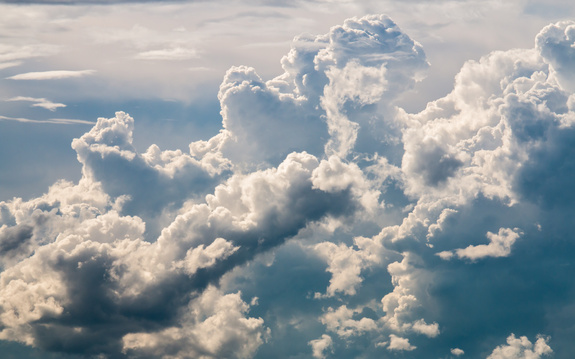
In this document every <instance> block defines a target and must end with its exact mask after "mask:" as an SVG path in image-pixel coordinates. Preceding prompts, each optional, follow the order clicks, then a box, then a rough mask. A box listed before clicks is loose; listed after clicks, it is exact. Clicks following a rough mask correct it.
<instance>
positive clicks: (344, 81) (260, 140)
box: [219, 15, 428, 163]
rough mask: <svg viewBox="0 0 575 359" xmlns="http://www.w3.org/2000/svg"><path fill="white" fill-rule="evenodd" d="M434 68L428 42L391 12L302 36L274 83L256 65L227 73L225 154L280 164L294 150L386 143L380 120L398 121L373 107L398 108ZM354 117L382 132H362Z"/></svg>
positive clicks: (340, 151)
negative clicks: (424, 72) (402, 25)
mask: <svg viewBox="0 0 575 359" xmlns="http://www.w3.org/2000/svg"><path fill="white" fill-rule="evenodd" d="M427 66H428V64H427V61H426V59H425V54H424V53H423V50H422V48H421V46H420V45H419V44H418V43H416V42H415V41H413V40H412V39H411V38H409V37H408V36H407V35H406V34H405V33H403V32H402V31H401V30H400V29H399V28H398V27H397V25H396V24H395V23H393V21H392V20H391V19H389V18H388V17H387V16H383V15H370V16H365V17H363V18H353V19H348V20H346V21H345V22H344V24H343V25H342V26H335V27H333V28H332V29H331V30H330V32H329V33H328V34H326V35H320V36H316V37H311V36H300V37H297V38H296V39H295V40H294V42H293V44H292V49H291V51H290V53H289V54H288V55H287V56H285V57H284V58H283V59H282V67H283V69H284V71H285V72H284V74H282V75H280V76H278V77H276V78H274V79H272V80H270V81H268V82H264V81H263V80H262V79H261V78H260V77H259V76H258V74H257V73H256V72H255V70H254V69H252V68H248V67H237V68H232V69H230V71H228V73H227V74H226V77H225V78H224V81H223V82H222V85H221V86H220V92H219V99H220V103H221V104H222V116H223V125H224V128H225V130H226V131H225V132H224V133H225V135H222V136H220V140H221V141H223V142H224V144H223V151H224V153H225V154H226V156H227V157H229V158H230V159H232V160H234V161H235V160H240V161H245V162H247V163H250V162H256V163H257V162H261V161H268V162H270V161H271V162H272V163H277V161H278V159H281V158H283V157H284V156H285V155H286V154H287V153H289V152H291V151H293V150H299V151H302V150H305V151H307V152H310V153H312V154H320V153H322V152H323V148H324V146H325V147H326V151H327V154H328V155H331V154H335V155H338V156H339V157H345V156H346V155H347V154H348V153H349V152H350V151H351V150H352V149H353V148H354V147H355V145H356V141H357V139H358V136H359V138H362V139H363V136H366V139H365V141H362V142H365V143H373V142H375V143H379V142H380V141H379V140H380V139H379V138H377V137H378V136H383V134H382V131H385V130H383V129H382V128H380V126H379V125H381V126H383V127H384V128H387V127H389V126H391V125H389V124H388V125H386V124H384V123H383V122H384V121H383V120H382V119H381V118H380V117H379V118H378V114H377V113H374V108H373V106H372V105H375V104H377V103H379V102H382V101H383V102H384V103H385V106H388V107H391V106H389V105H390V102H391V101H392V100H393V99H395V98H396V97H397V96H398V95H399V94H401V93H403V92H404V91H406V90H407V89H409V88H410V87H411V86H413V84H414V83H415V80H416V79H418V78H419V76H420V72H421V71H422V70H424V69H425V68H426V67H427ZM350 114H353V115H354V120H355V121H359V122H361V124H367V125H368V126H371V128H370V129H371V130H374V131H375V135H377V136H374V133H370V132H369V130H368V131H367V132H365V133H364V132H361V133H360V132H359V131H360V123H358V122H354V121H351V120H349V118H348V115H350ZM389 122H390V123H392V121H391V120H390V121H389ZM370 123H371V125H370ZM375 123H377V124H378V125H375ZM256 134H257V135H256ZM288 134H297V135H293V136H292V135H288ZM374 137H376V138H375V139H374ZM362 146H363V145H362ZM380 146H381V145H380ZM272 149H273V150H272Z"/></svg>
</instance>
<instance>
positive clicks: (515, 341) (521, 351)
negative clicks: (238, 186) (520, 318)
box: [487, 334, 553, 359]
mask: <svg viewBox="0 0 575 359" xmlns="http://www.w3.org/2000/svg"><path fill="white" fill-rule="evenodd" d="M547 341H548V339H547V338H544V337H541V336H538V337H537V341H536V342H535V344H533V343H531V342H530V341H529V339H527V337H520V338H517V337H515V335H514V334H511V335H510V336H509V337H508V338H507V345H500V346H498V347H497V348H495V349H494V350H493V352H492V353H491V354H490V355H489V356H488V357H487V359H520V358H521V359H523V358H524V359H539V358H541V357H543V356H547V355H550V354H551V353H553V350H552V349H551V347H550V346H549V345H547Z"/></svg>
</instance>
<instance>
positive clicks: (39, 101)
mask: <svg viewBox="0 0 575 359" xmlns="http://www.w3.org/2000/svg"><path fill="white" fill-rule="evenodd" d="M6 101H10V102H13V101H28V102H34V104H32V107H42V108H45V109H47V110H50V111H56V109H58V108H60V107H66V105H65V104H63V103H57V102H52V101H49V100H47V99H45V98H35V97H25V96H17V97H13V98H10V99H8V100H6Z"/></svg>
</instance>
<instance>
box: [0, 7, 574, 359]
mask: <svg viewBox="0 0 575 359" xmlns="http://www.w3.org/2000/svg"><path fill="white" fill-rule="evenodd" d="M574 29H575V24H574V23H572V22H561V23H557V24H551V25H549V26H547V27H545V28H543V29H542V30H541V32H540V33H539V34H538V35H537V37H536V39H535V46H534V47H533V48H531V49H515V50H509V51H498V52H493V53H490V54H488V55H486V56H484V57H482V58H481V59H480V60H478V61H469V62H467V63H465V65H464V66H463V67H462V68H461V70H460V72H459V73H458V74H457V76H456V77H455V82H454V87H453V91H451V92H450V93H449V94H447V95H446V96H445V97H442V98H440V99H437V100H435V101H432V102H429V103H428V104H427V107H426V108H425V109H424V110H422V111H421V112H419V113H408V112H407V111H406V110H404V109H403V108H401V107H400V106H399V101H400V99H401V96H406V94H407V95H408V94H409V92H408V91H409V90H410V89H412V88H413V86H414V85H415V83H416V82H417V81H419V80H421V79H422V78H423V76H424V74H425V70H426V69H427V68H428V67H429V63H428V61H427V58H426V56H425V53H424V51H423V48H422V46H421V45H420V44H419V43H418V42H416V41H415V40H413V39H412V38H410V37H409V36H408V35H407V34H405V33H404V32H403V31H402V30H401V29H399V27H398V26H397V25H396V24H395V23H394V22H393V21H392V20H391V19H390V18H388V17H387V16H383V15H370V16H365V17H362V18H352V19H348V20H346V21H345V22H344V23H343V24H342V25H339V26H334V27H332V28H331V29H330V31H329V32H328V33H327V34H324V35H319V36H311V35H302V36H299V37H296V38H295V39H294V42H293V44H292V48H291V50H290V52H289V53H288V54H287V55H286V56H284V57H283V58H282V60H281V64H282V68H283V70H284V73H283V74H282V75H280V76H278V77H276V78H274V79H272V80H269V81H264V80H263V79H262V78H261V77H260V76H259V75H258V74H257V72H256V70H255V69H253V68H250V67H246V66H239V67H233V68H231V69H230V70H229V71H228V72H227V73H226V74H225V76H224V79H223V81H222V84H221V86H220V89H219V94H218V99H219V101H220V104H221V109H222V111H221V115H222V128H221V130H220V132H219V133H218V134H216V135H215V136H213V137H212V138H208V139H206V140H200V141H195V142H192V143H191V144H190V145H189V151H181V150H162V149H160V148H159V146H157V145H151V146H150V147H149V148H148V149H147V150H146V151H143V152H138V151H137V150H136V148H135V146H134V141H133V140H134V139H133V133H134V126H135V123H134V119H133V118H132V117H130V116H129V115H128V114H126V113H124V112H117V113H116V115H115V116H114V117H112V118H99V119H98V121H97V123H96V124H95V125H94V126H93V128H92V129H91V130H90V131H88V132H86V133H85V134H84V135H82V136H81V137H79V138H77V139H75V140H74V141H73V142H72V148H73V149H74V150H75V151H76V153H77V158H78V161H79V162H80V164H81V165H82V178H81V180H80V181H79V182H78V183H71V182H67V181H59V182H57V183H55V184H54V185H52V186H51V187H50V189H49V190H48V191H47V192H46V193H45V194H44V195H42V196H40V197H38V198H33V199H30V200H22V199H19V198H15V199H13V200H11V201H6V202H0V264H1V266H2V269H3V270H2V273H1V274H0V339H2V340H9V341H18V342H21V343H24V344H26V345H29V346H34V347H38V348H41V349H42V350H45V351H49V352H58V353H74V354H78V355H84V356H92V355H100V354H101V355H105V356H108V357H111V358H115V357H117V358H123V357H134V358H140V357H141V358H149V357H154V358H156V357H158V358H251V357H261V358H264V357H286V358H288V357H293V358H295V357H315V358H332V357H333V358H349V357H367V358H376V357H377V358H379V357H389V356H395V355H408V356H410V357H414V358H427V357H429V356H435V357H446V356H449V355H453V356H457V357H459V356H467V355H469V356H472V357H488V358H494V359H495V358H542V357H545V356H547V355H550V354H551V353H554V354H555V355H556V357H558V358H567V357H569V353H571V352H573V350H574V349H575V348H574V347H573V344H572V341H571V338H572V335H573V334H575V333H574V332H573V329H572V326H571V324H570V323H572V319H573V317H574V315H575V311H573V305H572V301H571V299H572V298H573V293H574V290H575V286H573V284H572V283H571V277H572V274H573V273H572V271H573V269H572V263H571V262H572V261H571V256H572V254H573V253H575V245H574V244H573V241H572V240H571V239H572V234H571V233H572V232H573V225H572V224H571V223H572V221H571V220H570V218H571V217H572V215H573V214H574V208H573V206H572V203H573V199H574V198H575V192H574V191H573V190H572V183H573V180H574V175H575V166H574V165H573V161H572V157H573V156H572V155H573V152H574V151H573V143H575V142H574V141H575V137H574V136H575V131H574V129H573V128H574V124H575V94H574V93H573V91H574V89H575V82H574V81H575V77H574V72H573V69H572V66H569V64H571V63H572V62H573V46H574V43H575V37H574V35H573V33H574ZM142 54H144V55H145V56H144V55H142V56H143V57H142V59H147V60H156V59H167V58H169V59H174V60H179V59H183V58H188V57H189V56H194V54H195V53H194V52H193V51H191V50H189V51H188V50H185V49H171V50H157V51H155V52H154V51H149V52H143V53H142ZM90 73H91V72H89V71H88V72H68V71H66V72H44V73H27V74H22V75H16V76H13V77H11V78H12V79H53V78H64V77H74V76H75V77H78V76H83V75H87V74H90ZM18 76H20V77H19V78H18ZM12 100H13V101H16V100H19V101H30V102H33V103H35V105H38V106H41V107H45V108H47V109H53V108H54V106H58V105H62V104H56V103H52V102H50V101H48V100H46V99H43V98H42V99H39V98H24V97H21V98H13V99H12ZM3 119H5V120H24V119H15V118H8V117H4V118H3ZM526 298H528V300H525V299H526ZM462 333H465V334H462ZM512 333H517V334H518V335H519V337H516V336H515V334H512ZM464 335H465V336H464ZM528 337H529V338H537V339H536V341H535V342H534V343H533V342H531V341H530V340H529V339H528ZM505 341H506V342H507V344H501V343H503V342H505Z"/></svg>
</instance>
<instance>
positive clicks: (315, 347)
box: [309, 334, 333, 359]
mask: <svg viewBox="0 0 575 359" xmlns="http://www.w3.org/2000/svg"><path fill="white" fill-rule="evenodd" d="M332 344H333V341H332V340H331V337H330V336H329V335H327V334H324V335H322V336H321V338H319V339H315V340H312V341H310V342H309V345H311V347H312V353H313V357H314V358H318V359H324V358H325V357H326V356H325V354H324V352H325V351H326V350H328V349H330V348H331V346H332Z"/></svg>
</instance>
